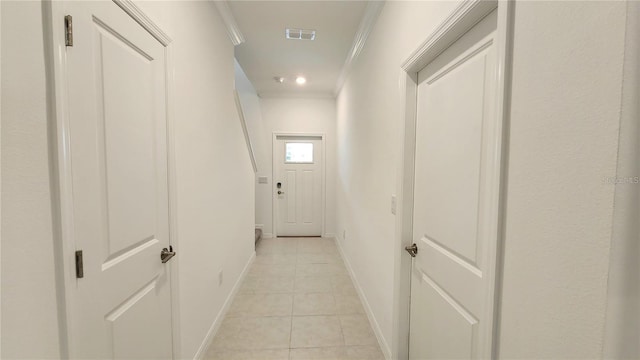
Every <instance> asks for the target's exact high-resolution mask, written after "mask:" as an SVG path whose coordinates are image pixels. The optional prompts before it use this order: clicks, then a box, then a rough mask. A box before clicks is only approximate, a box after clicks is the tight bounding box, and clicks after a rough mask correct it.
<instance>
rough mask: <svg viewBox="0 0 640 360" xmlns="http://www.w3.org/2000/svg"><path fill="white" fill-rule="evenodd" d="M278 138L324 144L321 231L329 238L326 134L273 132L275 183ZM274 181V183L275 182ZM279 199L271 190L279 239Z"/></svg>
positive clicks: (274, 224)
mask: <svg viewBox="0 0 640 360" xmlns="http://www.w3.org/2000/svg"><path fill="white" fill-rule="evenodd" d="M278 136H284V137H287V136H291V137H314V138H320V141H321V142H322V164H321V170H322V186H321V188H322V194H321V195H320V197H321V199H322V216H321V218H322V220H321V221H322V223H321V229H322V234H321V236H322V237H326V236H327V229H325V224H326V222H325V217H326V212H327V191H326V188H327V171H326V163H327V146H326V141H325V134H324V133H291V132H279V131H274V132H273V138H272V142H271V179H273V181H275V178H276V161H275V154H276V142H277V141H278ZM273 181H272V182H273ZM277 200H278V197H277V196H276V193H275V191H273V189H271V213H272V216H271V221H272V224H271V226H272V229H273V237H274V238H276V237H278V201H277Z"/></svg>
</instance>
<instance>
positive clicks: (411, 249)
mask: <svg viewBox="0 0 640 360" xmlns="http://www.w3.org/2000/svg"><path fill="white" fill-rule="evenodd" d="M404 249H405V250H407V252H408V253H409V255H411V257H416V255H417V254H418V245H416V244H412V245H411V246H405V247H404Z"/></svg>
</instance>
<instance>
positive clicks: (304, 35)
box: [286, 28, 316, 40]
mask: <svg viewBox="0 0 640 360" xmlns="http://www.w3.org/2000/svg"><path fill="white" fill-rule="evenodd" d="M286 35H287V39H290V40H315V38H316V31H315V30H305V29H289V28H287V31H286Z"/></svg>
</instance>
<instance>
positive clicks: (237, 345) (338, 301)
mask: <svg viewBox="0 0 640 360" xmlns="http://www.w3.org/2000/svg"><path fill="white" fill-rule="evenodd" d="M205 358H207V359H228V360H231V359H274V360H275V359H291V360H294V359H295V360H298V359H325V360H326V359H372V360H373V359H384V356H383V355H382V353H381V352H380V349H379V347H378V345H377V340H376V337H375V335H374V333H373V331H372V329H371V327H370V325H369V321H368V320H367V316H366V314H365V312H364V308H363V306H362V304H361V302H360V299H359V298H358V295H357V293H356V290H355V288H354V286H353V283H352V282H351V279H350V277H349V275H348V273H347V270H346V267H345V265H344V263H343V261H342V258H341V257H340V254H339V252H338V248H337V246H336V244H335V241H334V239H329V238H276V239H263V240H260V241H259V242H258V243H257V246H256V259H255V261H254V263H253V265H252V266H251V269H250V270H249V273H248V274H247V277H246V278H245V279H244V282H243V283H242V285H241V288H240V290H239V291H238V294H237V295H236V297H235V299H234V301H233V304H232V305H231V307H230V309H229V311H228V312H227V314H226V318H225V320H224V321H223V323H222V325H221V327H220V329H219V330H218V332H217V334H216V336H215V338H214V340H213V342H212V344H211V346H210V348H209V350H208V352H207V354H206V356H205Z"/></svg>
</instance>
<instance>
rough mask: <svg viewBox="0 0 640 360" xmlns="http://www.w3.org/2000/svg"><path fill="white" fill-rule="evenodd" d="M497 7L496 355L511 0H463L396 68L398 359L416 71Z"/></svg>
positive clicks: (403, 326) (406, 311) (407, 266)
mask: <svg viewBox="0 0 640 360" xmlns="http://www.w3.org/2000/svg"><path fill="white" fill-rule="evenodd" d="M496 9H497V16H498V20H497V30H496V31H497V33H496V38H497V44H496V51H497V53H496V56H497V62H498V69H497V73H496V102H497V103H496V107H495V108H496V113H497V114H496V116H497V117H498V121H497V122H498V126H497V127H496V129H495V131H496V132H497V134H498V136H496V138H497V139H499V140H498V141H497V142H496V143H495V144H492V146H494V147H495V148H496V150H497V151H498V153H499V154H501V159H499V163H500V165H499V166H498V167H497V173H496V174H494V178H496V179H498V181H499V194H496V196H495V198H496V199H497V201H496V203H495V204H493V206H496V207H497V213H498V214H499V216H498V224H496V226H495V228H494V232H495V239H497V240H496V242H495V243H493V244H490V246H492V247H494V248H495V254H496V257H495V259H492V260H493V261H492V262H493V263H494V264H495V266H494V267H493V268H492V269H490V271H488V272H487V276H489V277H490V278H491V279H492V280H493V281H492V284H491V286H492V287H493V291H489V293H490V295H491V298H490V299H487V303H490V304H493V307H492V308H490V309H487V312H488V313H487V319H492V321H488V322H487V323H486V326H487V327H489V329H487V330H488V333H490V334H492V336H489V337H487V338H485V339H481V340H480V341H482V342H483V348H484V349H487V350H486V351H485V353H484V354H483V356H482V357H483V358H487V359H489V358H497V357H498V348H499V344H498V340H499V330H500V329H499V323H500V298H501V296H500V294H501V279H502V263H503V260H502V249H503V245H502V242H503V233H504V221H503V220H504V209H505V203H506V184H507V181H506V180H507V178H506V177H507V160H508V149H507V147H506V144H508V136H509V126H508V120H509V117H508V116H509V111H510V93H511V88H510V84H511V62H512V61H511V53H512V52H511V49H512V34H513V12H514V1H511V0H489V1H485V0H465V1H463V2H461V3H460V5H458V7H456V9H454V11H453V12H452V13H451V14H450V15H449V17H447V19H446V20H445V21H444V22H443V23H442V24H440V26H438V27H437V28H436V30H435V31H434V32H433V33H432V34H431V35H430V36H429V37H427V38H426V40H425V41H424V42H423V43H422V44H421V45H420V46H419V47H417V48H416V49H415V50H414V51H413V52H412V53H411V55H410V56H409V57H408V58H407V59H406V60H405V61H404V62H403V63H402V65H401V70H400V79H399V80H400V81H399V84H400V89H399V90H400V95H401V104H402V107H401V114H400V117H401V119H402V120H401V121H402V122H403V124H404V125H403V127H402V130H403V131H402V132H401V133H400V138H399V139H398V142H399V144H400V148H399V149H398V151H399V153H400V154H401V156H402V158H401V161H400V164H399V167H398V172H397V181H396V184H397V185H396V193H397V194H398V200H399V204H398V209H397V215H396V226H395V242H396V247H395V249H396V250H395V253H394V257H395V259H394V260H395V261H394V263H395V267H394V280H395V281H394V306H393V340H392V349H391V351H392V357H393V358H397V359H408V358H409V324H410V315H411V314H410V301H411V257H410V256H408V254H407V253H406V252H405V251H404V247H405V246H407V245H411V243H412V242H413V196H414V193H413V190H414V172H415V145H416V140H415V137H416V131H415V130H416V120H417V116H416V115H417V114H416V113H417V111H416V109H417V90H418V83H417V80H418V72H419V71H420V70H422V69H423V68H424V67H425V66H426V65H427V64H429V63H430V62H431V61H432V60H433V59H435V58H436V57H437V56H438V55H439V54H440V53H442V51H444V50H445V49H446V48H447V47H449V46H450V45H451V44H453V43H454V42H455V41H456V40H457V39H458V38H460V37H461V36H462V35H463V34H465V33H466V32H467V31H468V30H470V29H471V28H472V27H473V26H474V25H475V24H477V23H478V22H479V21H480V20H482V19H483V18H484V17H485V16H486V15H488V14H489V13H491V12H492V11H494V10H496Z"/></svg>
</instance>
